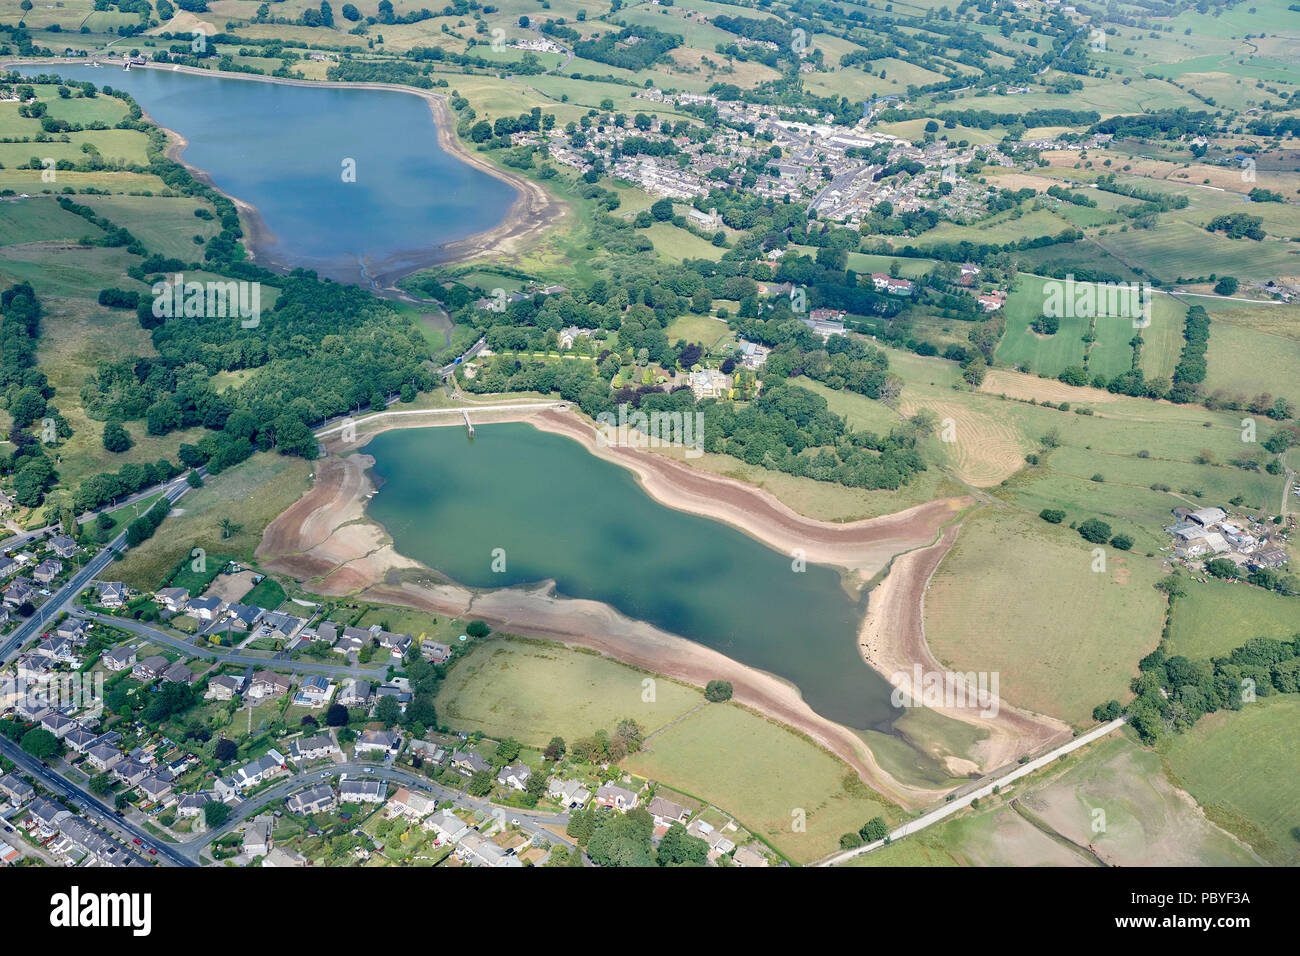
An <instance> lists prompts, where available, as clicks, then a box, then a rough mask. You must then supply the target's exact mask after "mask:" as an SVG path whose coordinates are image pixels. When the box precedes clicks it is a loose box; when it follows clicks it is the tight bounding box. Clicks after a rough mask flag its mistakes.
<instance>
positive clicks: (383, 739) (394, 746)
mask: <svg viewBox="0 0 1300 956" xmlns="http://www.w3.org/2000/svg"><path fill="white" fill-rule="evenodd" d="M401 749H402V738H401V737H400V736H399V735H398V734H396V733H394V732H393V731H391V730H363V731H362V732H361V736H360V737H358V738H357V746H356V752H357V753H358V754H368V753H376V752H378V753H386V754H395V753H397V752H398V751H399V750H401Z"/></svg>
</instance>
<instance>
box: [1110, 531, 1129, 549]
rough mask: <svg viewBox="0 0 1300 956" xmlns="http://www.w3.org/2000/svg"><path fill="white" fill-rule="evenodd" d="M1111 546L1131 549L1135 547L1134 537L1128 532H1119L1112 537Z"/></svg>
mask: <svg viewBox="0 0 1300 956" xmlns="http://www.w3.org/2000/svg"><path fill="white" fill-rule="evenodd" d="M1110 546H1111V547H1112V548H1114V549H1115V550H1117V551H1130V550H1132V548H1133V539H1132V538H1130V537H1129V536H1128V535H1126V534H1117V535H1115V537H1113V538H1111V539H1110Z"/></svg>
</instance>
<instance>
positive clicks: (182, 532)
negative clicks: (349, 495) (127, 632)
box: [113, 452, 312, 590]
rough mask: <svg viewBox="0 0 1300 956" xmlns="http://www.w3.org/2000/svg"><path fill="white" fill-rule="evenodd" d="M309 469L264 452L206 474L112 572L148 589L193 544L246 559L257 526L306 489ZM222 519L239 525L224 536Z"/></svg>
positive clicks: (258, 530)
mask: <svg viewBox="0 0 1300 956" xmlns="http://www.w3.org/2000/svg"><path fill="white" fill-rule="evenodd" d="M311 470H312V468H311V463H310V462H307V461H304V460H303V459H301V458H287V457H284V456H282V455H278V454H275V453H272V452H266V453H260V454H256V455H254V456H253V457H252V458H250V459H249V460H248V461H246V462H244V463H243V464H240V465H237V466H236V467H234V468H231V469H230V470H229V471H225V472H222V473H221V474H220V475H218V476H215V477H212V478H209V479H208V480H207V483H206V484H205V485H204V486H203V487H202V488H199V489H197V490H194V491H191V492H189V493H188V494H187V495H186V496H185V497H184V498H182V499H181V500H180V502H179V503H178V505H177V509H176V511H175V512H173V513H172V514H171V515H169V516H168V517H167V519H166V521H165V523H164V524H163V526H162V528H161V529H160V530H159V532H158V533H157V534H156V535H154V536H153V537H152V538H150V539H149V540H148V541H146V542H145V543H144V544H142V545H140V546H139V547H136V548H132V549H131V550H130V552H128V553H127V555H126V557H125V558H124V559H123V560H122V561H121V562H120V563H118V564H116V565H114V571H113V575H114V577H116V578H119V579H120V580H122V581H125V582H126V583H127V584H129V585H130V586H131V587H135V588H140V589H142V590H146V589H147V590H153V589H154V588H155V587H157V586H158V582H159V581H160V580H162V578H163V576H164V575H166V574H167V573H168V572H169V571H171V569H172V568H173V567H175V565H176V563H177V562H178V561H180V560H181V558H183V557H186V556H187V555H189V554H190V553H191V552H192V549H194V548H203V549H204V550H205V551H206V552H208V553H209V554H228V555H231V556H233V557H236V558H238V559H239V560H241V561H243V562H245V563H249V562H251V561H252V557H253V551H254V550H256V548H257V545H258V544H259V543H260V542H261V540H262V531H263V530H264V529H265V528H266V526H267V525H268V524H270V522H271V520H272V519H273V518H275V516H276V515H278V514H279V513H280V512H281V511H283V510H284V509H285V508H287V507H289V505H291V504H293V503H294V502H295V501H297V500H298V498H300V497H301V496H302V494H303V492H304V491H306V490H307V483H308V482H307V476H308V474H309V473H310V472H311ZM223 518H229V519H231V520H232V521H234V522H236V523H237V524H238V525H239V527H240V530H239V531H238V532H237V533H235V534H233V535H231V537H229V538H223V537H222V535H221V520H222V519H223Z"/></svg>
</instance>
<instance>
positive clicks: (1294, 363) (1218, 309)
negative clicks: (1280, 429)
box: [1196, 299, 1300, 401]
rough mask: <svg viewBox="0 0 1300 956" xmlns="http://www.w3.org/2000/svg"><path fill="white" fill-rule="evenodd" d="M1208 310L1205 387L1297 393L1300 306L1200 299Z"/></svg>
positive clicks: (1250, 393) (1299, 390)
mask: <svg viewBox="0 0 1300 956" xmlns="http://www.w3.org/2000/svg"><path fill="white" fill-rule="evenodd" d="M1196 301H1198V302H1202V303H1203V304H1205V305H1206V307H1207V311H1208V312H1209V315H1210V350H1209V355H1208V368H1209V370H1208V374H1207V375H1206V381H1205V385H1206V388H1207V389H1210V390H1214V389H1219V388H1221V389H1225V390H1226V391H1228V392H1231V393H1239V394H1242V395H1247V396H1254V395H1257V394H1259V393H1260V392H1269V393H1271V394H1273V395H1284V396H1286V397H1287V398H1290V399H1291V400H1292V401H1295V400H1297V397H1298V396H1300V387H1298V386H1297V383H1296V369H1298V368H1300V308H1297V307H1296V306H1293V305H1267V306H1249V305H1243V304H1241V303H1231V302H1224V303H1218V302H1215V300H1213V299H1198V300H1196Z"/></svg>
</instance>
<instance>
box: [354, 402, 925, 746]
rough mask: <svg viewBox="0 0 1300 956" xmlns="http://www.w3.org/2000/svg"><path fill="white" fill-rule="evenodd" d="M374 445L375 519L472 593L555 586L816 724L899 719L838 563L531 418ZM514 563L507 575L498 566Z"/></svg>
mask: <svg viewBox="0 0 1300 956" xmlns="http://www.w3.org/2000/svg"><path fill="white" fill-rule="evenodd" d="M475 433H476V434H475V437H474V438H473V439H472V440H471V439H469V438H468V437H467V436H466V434H465V431H464V430H463V429H459V428H411V429H399V430H394V431H387V432H383V433H381V434H379V435H377V436H376V437H375V438H373V439H372V440H371V441H370V443H369V444H368V445H367V447H366V452H367V453H368V454H370V455H373V456H374V458H375V460H376V465H375V468H374V472H375V477H376V479H377V481H376V484H377V486H378V487H379V491H378V493H377V494H376V495H375V496H374V497H373V498H371V500H370V504H369V506H368V509H367V510H368V514H369V515H370V517H372V518H373V519H374V520H376V521H377V522H379V523H380V524H382V525H383V526H384V528H385V529H387V531H388V532H389V533H390V534H391V535H392V538H393V543H394V546H395V547H396V549H397V550H398V551H399V552H400V553H402V554H404V555H406V556H407V557H410V558H414V559H415V560H417V561H420V562H422V563H423V564H426V565H428V566H429V567H431V568H435V569H437V570H438V571H441V572H443V573H444V574H446V575H447V576H448V577H450V578H451V579H453V580H454V581H457V582H459V583H461V584H465V585H468V586H471V587H477V588H501V587H509V586H512V585H520V584H528V583H535V582H539V581H543V580H547V579H553V580H554V581H555V582H556V590H557V591H558V593H560V594H561V595H564V596H567V597H574V598H587V599H591V600H595V601H601V602H604V603H606V604H608V605H610V606H612V607H614V608H617V609H618V610H619V611H621V612H622V613H624V614H626V615H627V616H628V617H632V618H637V619H639V620H642V621H646V622H648V623H650V624H653V625H655V626H657V627H659V628H662V629H663V630H666V631H670V632H672V633H674V634H677V635H679V636H681V637H685V638H689V639H690V640H693V641H696V642H698V643H700V644H703V645H705V646H707V647H710V648H713V649H715V650H717V651H719V652H721V653H723V654H726V655H727V656H728V657H731V658H733V659H735V660H737V661H740V662H741V663H744V664H748V665H750V666H752V667H756V668H759V669H761V670H764V671H768V672H770V673H773V674H776V675H779V676H780V677H783V678H785V679H786V680H789V681H790V682H791V683H793V684H795V685H796V686H797V687H798V688H799V689H800V691H801V692H802V694H803V697H804V699H805V700H806V701H807V702H808V704H809V705H810V706H811V707H812V708H813V709H814V710H816V711H817V712H818V713H819V714H822V715H823V716H825V717H828V718H830V719H832V720H835V721H838V722H840V723H842V724H845V725H846V726H848V727H852V728H855V729H860V730H867V729H875V730H883V731H888V730H889V729H890V728H891V726H892V723H893V720H894V718H895V717H896V716H897V715H898V713H899V711H898V710H896V709H895V708H893V707H891V706H890V703H889V695H890V687H889V685H888V684H887V683H886V681H885V680H884V678H882V677H881V676H880V675H879V674H877V673H876V672H875V671H873V670H872V669H871V668H870V667H868V666H867V664H866V663H865V662H864V661H863V660H862V658H861V656H860V655H859V653H858V648H857V639H856V638H857V632H858V627H859V625H860V623H861V620H862V616H863V614H864V612H865V599H853V598H850V597H849V595H848V593H847V592H846V591H845V589H844V587H843V586H842V585H841V583H840V576H839V574H838V573H837V572H836V571H834V570H833V569H831V568H827V567H820V566H817V565H808V567H807V570H806V571H803V572H795V571H794V570H793V569H792V567H791V559H790V557H789V556H787V555H784V554H781V553H778V552H776V551H773V550H771V549H769V548H767V547H766V546H764V545H762V544H760V543H759V542H757V541H755V540H754V539H753V538H750V537H748V536H747V535H745V534H743V533H741V532H740V531H738V530H736V529H734V528H732V527H731V526H729V525H726V524H723V523H721V522H717V521H713V520H711V519H708V518H703V517H700V516H697V515H692V514H687V513H685V512H682V511H677V510H675V509H673V508H669V507H667V506H665V505H661V504H660V503H659V502H657V501H655V500H654V499H653V498H651V497H650V496H649V495H647V494H646V493H645V492H644V491H642V490H641V487H640V486H639V485H638V483H637V481H636V478H635V477H634V476H633V474H632V473H631V472H629V471H628V470H627V469H625V468H622V467H620V466H618V465H616V464H614V463H612V462H607V461H604V460H603V459H600V458H597V457H596V456H594V455H592V454H590V453H589V452H588V451H587V450H586V449H585V448H584V447H583V446H582V445H581V444H579V443H578V442H576V441H574V440H573V439H570V438H567V437H564V436H562V435H555V434H551V433H549V432H543V431H539V430H537V429H535V428H533V427H532V426H530V425H527V424H523V423H506V424H492V425H476V426H475ZM494 559H495V561H496V564H497V567H498V568H499V567H500V566H501V561H502V560H504V568H505V570H504V571H500V570H494V568H493V565H494Z"/></svg>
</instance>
